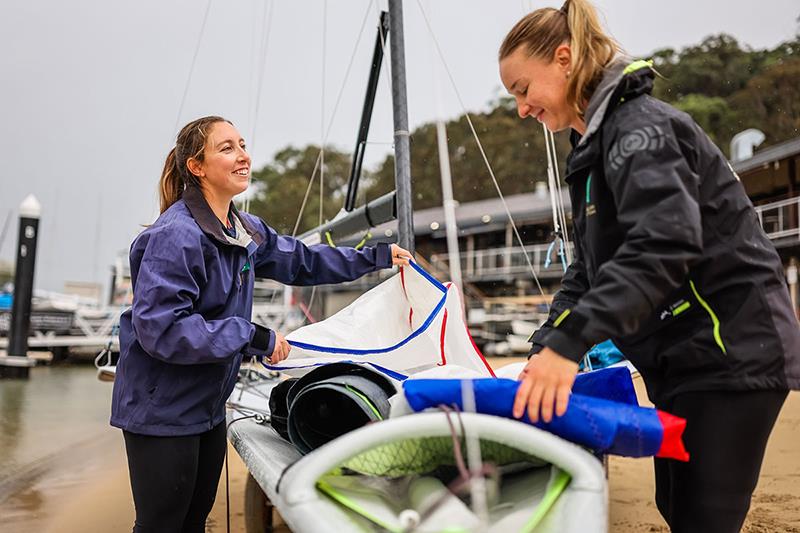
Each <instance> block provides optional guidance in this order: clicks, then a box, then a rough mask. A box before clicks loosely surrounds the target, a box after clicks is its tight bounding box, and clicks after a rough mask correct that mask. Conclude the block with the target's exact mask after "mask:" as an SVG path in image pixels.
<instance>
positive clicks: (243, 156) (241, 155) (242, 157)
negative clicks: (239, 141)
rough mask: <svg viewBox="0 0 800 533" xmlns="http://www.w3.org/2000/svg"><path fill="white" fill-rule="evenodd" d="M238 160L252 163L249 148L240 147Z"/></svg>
mask: <svg viewBox="0 0 800 533" xmlns="http://www.w3.org/2000/svg"><path fill="white" fill-rule="evenodd" d="M236 159H237V161H240V162H242V163H248V164H249V163H250V154H248V153H247V150H245V149H244V147H242V146H240V147H239V149H238V155H237V157H236Z"/></svg>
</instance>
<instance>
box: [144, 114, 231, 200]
mask: <svg viewBox="0 0 800 533" xmlns="http://www.w3.org/2000/svg"><path fill="white" fill-rule="evenodd" d="M217 122H227V123H228V124H232V123H231V121H229V120H225V119H224V118H222V117H217V116H208V117H203V118H198V119H197V120H193V121H191V122H190V123H188V124H187V125H185V126H184V127H183V128H182V129H181V131H180V133H178V138H177V140H176V141H175V147H174V148H172V150H170V151H169V153H168V154H167V160H166V161H165V162H164V170H163V171H162V172H161V180H160V181H159V197H160V200H161V212H162V213H163V212H164V211H166V210H167V209H169V207H170V206H171V205H172V204H174V203H175V202H177V201H178V200H180V199H181V196H183V190H184V189H185V188H186V185H189V184H191V185H200V181H199V179H198V178H197V176H195V175H194V174H192V173H191V172H189V169H188V167H187V166H186V162H187V161H189V159H195V160H197V161H200V162H202V161H203V157H204V151H205V147H206V139H207V138H208V133H209V132H210V131H211V127H212V126H213V125H214V124H216V123H217Z"/></svg>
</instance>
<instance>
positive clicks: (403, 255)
mask: <svg viewBox="0 0 800 533" xmlns="http://www.w3.org/2000/svg"><path fill="white" fill-rule="evenodd" d="M391 250H392V264H393V265H402V266H408V261H409V260H410V259H414V256H412V255H411V252H409V251H408V250H405V249H403V248H400V247H399V246H397V245H396V244H393V245H392V246H391Z"/></svg>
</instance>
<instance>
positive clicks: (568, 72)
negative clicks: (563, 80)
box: [567, 70, 570, 78]
mask: <svg viewBox="0 0 800 533" xmlns="http://www.w3.org/2000/svg"><path fill="white" fill-rule="evenodd" d="M569 75H570V71H569V70H568V71H567V78H569Z"/></svg>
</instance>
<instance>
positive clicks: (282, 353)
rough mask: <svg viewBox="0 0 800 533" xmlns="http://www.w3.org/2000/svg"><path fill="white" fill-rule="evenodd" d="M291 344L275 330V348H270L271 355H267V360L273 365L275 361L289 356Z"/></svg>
mask: <svg viewBox="0 0 800 533" xmlns="http://www.w3.org/2000/svg"><path fill="white" fill-rule="evenodd" d="M291 349H292V345H291V344H289V341H287V340H286V339H285V338H284V337H283V335H281V334H280V333H278V332H277V331H276V332H275V348H274V349H273V350H272V355H270V356H269V362H270V363H272V364H273V365H274V364H275V363H280V362H281V361H283V360H284V359H286V358H287V357H289V351H291Z"/></svg>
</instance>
